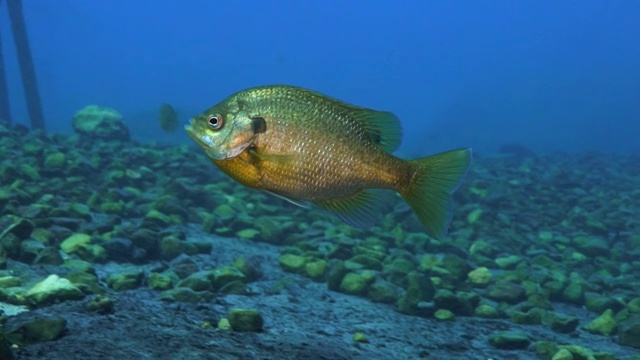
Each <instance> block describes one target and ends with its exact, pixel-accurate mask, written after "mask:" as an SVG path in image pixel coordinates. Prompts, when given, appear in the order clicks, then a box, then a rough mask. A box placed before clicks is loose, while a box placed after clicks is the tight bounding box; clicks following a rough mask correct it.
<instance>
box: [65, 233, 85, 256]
mask: <svg viewBox="0 0 640 360" xmlns="http://www.w3.org/2000/svg"><path fill="white" fill-rule="evenodd" d="M89 243H91V235H87V234H81V233H75V234H73V235H71V236H69V237H68V238H66V239H64V240H63V241H62V243H61V244H60V249H61V250H62V251H64V252H65V253H67V254H73V253H75V252H77V251H78V249H80V247H82V246H85V245H89Z"/></svg>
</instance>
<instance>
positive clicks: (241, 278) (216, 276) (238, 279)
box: [209, 266, 246, 292]
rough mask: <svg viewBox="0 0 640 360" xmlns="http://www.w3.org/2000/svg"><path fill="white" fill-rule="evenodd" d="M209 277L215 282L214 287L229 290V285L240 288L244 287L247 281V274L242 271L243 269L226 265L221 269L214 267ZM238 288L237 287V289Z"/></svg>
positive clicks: (219, 289)
mask: <svg viewBox="0 0 640 360" xmlns="http://www.w3.org/2000/svg"><path fill="white" fill-rule="evenodd" d="M209 278H210V279H211V281H212V283H213V287H214V288H215V289H216V290H218V291H222V290H225V289H227V291H224V292H229V291H228V290H230V288H229V287H231V286H233V287H234V289H235V287H236V286H239V287H240V288H244V283H245V281H246V276H245V275H244V274H243V273H242V271H240V270H238V269H237V268H235V267H233V266H226V267H223V268H220V269H214V270H213V271H211V272H210V275H209ZM236 290H237V289H236Z"/></svg>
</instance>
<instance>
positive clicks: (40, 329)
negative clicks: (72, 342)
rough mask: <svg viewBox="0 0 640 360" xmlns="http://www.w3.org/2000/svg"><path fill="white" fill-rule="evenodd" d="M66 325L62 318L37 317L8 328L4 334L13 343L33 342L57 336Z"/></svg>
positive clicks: (26, 343) (53, 338)
mask: <svg viewBox="0 0 640 360" xmlns="http://www.w3.org/2000/svg"><path fill="white" fill-rule="evenodd" d="M66 327H67V321H66V320H65V319H63V318H45V317H37V318H35V319H32V320H30V321H28V322H26V323H24V324H22V325H20V326H19V327H18V328H16V329H12V330H9V331H8V332H7V333H6V334H5V336H6V338H7V340H9V341H10V342H12V343H14V344H19V345H28V344H35V343H39V342H45V341H52V340H55V339H57V338H59V337H60V336H61V335H62V333H63V331H64V329H65V328H66Z"/></svg>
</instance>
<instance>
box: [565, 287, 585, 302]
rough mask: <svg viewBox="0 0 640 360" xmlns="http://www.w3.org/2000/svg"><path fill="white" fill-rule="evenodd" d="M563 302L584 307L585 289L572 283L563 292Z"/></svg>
mask: <svg viewBox="0 0 640 360" xmlns="http://www.w3.org/2000/svg"><path fill="white" fill-rule="evenodd" d="M562 300H564V301H566V302H568V303H571V304H575V305H578V306H582V305H583V304H584V287H583V286H582V284H579V283H570V284H569V285H567V287H566V288H564V291H563V292H562Z"/></svg>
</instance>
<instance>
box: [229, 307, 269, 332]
mask: <svg viewBox="0 0 640 360" xmlns="http://www.w3.org/2000/svg"><path fill="white" fill-rule="evenodd" d="M227 318H228V319H229V324H231V328H232V329H233V330H234V331H243V332H259V331H262V327H263V325H264V320H263V319H262V316H261V315H260V313H259V312H257V311H256V310H252V309H232V310H231V311H230V312H229V315H228V316H227Z"/></svg>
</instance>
